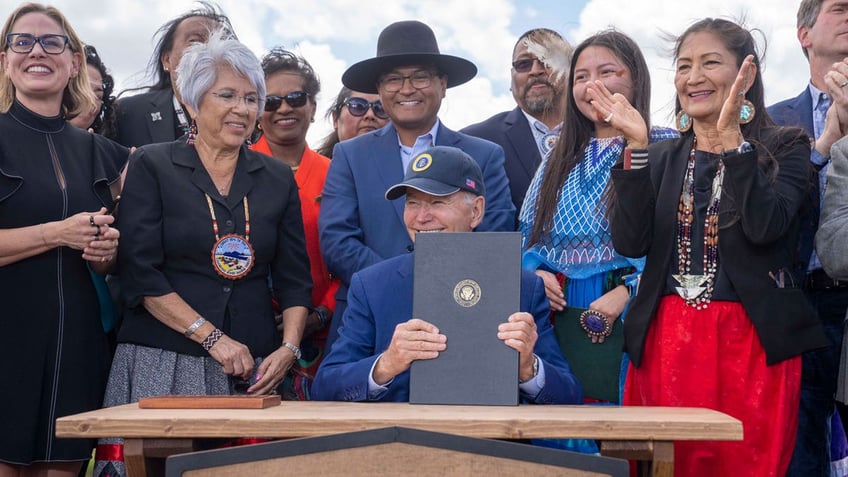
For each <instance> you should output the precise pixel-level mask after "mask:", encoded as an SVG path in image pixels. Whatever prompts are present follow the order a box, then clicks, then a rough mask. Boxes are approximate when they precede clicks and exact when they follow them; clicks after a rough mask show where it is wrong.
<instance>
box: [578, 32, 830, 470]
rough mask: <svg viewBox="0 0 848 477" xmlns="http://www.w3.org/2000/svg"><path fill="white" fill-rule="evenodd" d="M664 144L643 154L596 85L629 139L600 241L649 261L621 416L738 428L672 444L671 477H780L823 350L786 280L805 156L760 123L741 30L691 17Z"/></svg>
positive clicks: (595, 91) (794, 139)
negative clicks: (652, 411)
mask: <svg viewBox="0 0 848 477" xmlns="http://www.w3.org/2000/svg"><path fill="white" fill-rule="evenodd" d="M674 52H675V63H676V75H675V80H674V83H675V88H676V89H677V111H678V114H677V120H676V122H677V127H678V129H679V130H680V131H681V132H682V137H681V138H680V139H678V140H672V141H666V142H663V143H659V144H654V145H651V146H650V147H649V146H648V140H647V135H646V132H645V131H646V127H645V124H644V122H643V121H642V120H641V118H639V117H638V115H637V114H636V112H635V110H634V109H633V108H632V107H631V106H630V105H629V104H627V101H625V100H624V98H622V97H620V96H619V95H614V94H612V93H610V92H609V91H608V90H607V89H606V88H605V87H604V86H603V85H602V84H596V85H594V87H593V88H592V92H591V95H592V98H593V101H592V104H593V106H594V107H595V109H596V110H597V111H598V113H599V114H600V115H603V116H604V117H605V118H608V119H609V122H610V124H611V125H613V127H615V128H617V129H619V130H620V131H622V133H623V134H624V136H625V138H626V139H627V144H628V149H627V150H625V153H624V155H623V157H624V159H623V160H622V162H621V164H620V165H619V166H617V167H616V168H615V169H614V170H613V173H612V178H613V184H614V186H615V192H616V195H617V197H618V199H619V200H617V201H616V203H615V207H614V209H613V214H612V220H611V223H612V237H613V242H614V244H615V248H616V250H617V251H618V252H619V253H621V254H623V255H626V256H641V255H647V258H646V264H645V270H644V273H643V275H642V281H641V286H640V288H639V293H638V294H637V295H636V298H635V299H634V300H633V302H632V303H631V305H630V309H629V313H628V319H627V321H626V322H625V324H624V336H625V348H626V351H627V352H628V353H629V355H630V359H631V367H630V370H629V372H628V375H627V384H626V387H625V393H624V404H630V405H649V406H651V405H653V406H698V407H708V408H712V409H716V410H719V411H722V412H725V413H727V414H730V415H731V416H733V417H736V418H737V419H740V420H742V422H743V425H744V427H745V436H744V440H743V441H742V442H728V443H697V444H694V443H675V464H676V465H675V473H676V474H677V475H681V476H682V475H685V476H698V475H761V476H770V475H780V476H782V475H784V474H785V472H786V468H787V466H788V464H789V459H790V457H791V455H792V449H793V446H794V439H795V428H796V426H797V419H798V402H799V393H800V379H801V362H800V356H799V355H800V354H801V353H803V352H804V351H807V350H810V349H814V348H816V347H819V346H822V345H824V344H826V343H827V341H826V338H825V337H824V335H823V333H822V330H821V326H820V324H819V323H818V320H817V318H816V315H815V312H814V311H813V310H812V309H811V307H810V306H809V304H808V303H807V301H806V299H805V298H804V294H803V292H802V291H801V289H800V287H799V285H800V284H799V281H798V279H797V278H795V277H793V276H792V272H791V271H792V264H793V259H794V256H795V250H796V244H797V240H798V230H799V228H798V227H799V220H798V217H799V209H800V207H801V204H802V203H803V201H804V200H805V196H806V191H807V187H808V185H809V179H810V169H809V157H810V143H809V139H808V138H807V136H806V135H804V134H803V133H802V132H801V131H800V130H797V129H788V128H779V127H776V126H775V125H774V123H773V122H772V120H771V118H770V117H769V116H768V114H767V113H766V110H765V104H764V102H763V82H762V76H761V74H760V66H759V65H760V59H759V55H758V53H757V50H756V45H755V42H754V39H753V37H752V35H751V33H750V32H749V31H748V30H746V29H744V28H742V27H741V26H739V25H737V24H736V23H734V22H731V21H728V20H722V19H711V18H708V19H704V20H701V21H699V22H697V23H695V24H693V25H692V26H691V27H689V28H688V29H687V30H686V31H685V32H684V33H683V35H681V36H680V37H678V39H677V41H676V43H675V49H674Z"/></svg>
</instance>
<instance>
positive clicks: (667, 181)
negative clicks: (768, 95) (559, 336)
mask: <svg viewBox="0 0 848 477" xmlns="http://www.w3.org/2000/svg"><path fill="white" fill-rule="evenodd" d="M784 131H785V132H784ZM777 135H780V137H778V136H777ZM796 136H797V133H796V132H794V131H788V130H782V131H781V130H780V129H779V128H769V129H767V130H766V131H764V135H763V142H764V143H766V144H780V147H779V148H774V149H775V156H776V159H777V160H778V163H779V172H778V174H777V178H776V180H775V182H774V183H773V184H771V183H769V181H768V179H767V177H766V175H765V174H764V173H763V172H762V170H761V169H760V168H759V167H758V165H757V157H756V153H754V152H752V153H747V154H743V155H731V156H728V157H724V158H722V159H721V160H722V161H723V162H724V165H725V176H724V193H723V195H722V201H721V205H720V214H721V215H720V217H722V221H723V222H724V221H725V220H727V218H728V217H733V216H736V217H738V220H736V221H735V222H734V223H732V225H729V226H727V224H725V223H723V222H722V223H720V229H719V240H718V254H719V266H721V267H722V268H723V269H724V270H725V272H726V275H727V277H728V279H729V280H730V282H731V283H732V285H733V288H734V290H735V291H736V293H737V294H738V296H739V298H740V300H741V302H742V306H743V307H744V308H745V311H746V313H747V314H748V316H749V318H750V319H751V321H752V322H753V324H754V328H755V329H756V331H757V334H758V335H759V338H760V342H761V343H762V345H763V348H764V349H765V352H766V361H767V363H768V364H775V363H778V362H780V361H782V360H785V359H787V358H791V357H793V356H797V355H799V354H801V353H803V352H804V351H808V350H811V349H815V348H819V347H824V346H827V345H828V341H827V338H826V337H825V336H824V333H823V331H822V329H821V325H820V323H819V320H818V318H817V316H816V314H815V311H814V310H813V309H812V308H811V307H810V305H809V303H808V302H807V300H806V298H805V297H804V294H803V292H802V291H801V289H800V288H799V287H798V286H799V285H800V284H798V283H795V285H796V287H795V288H777V287H776V285H775V282H774V280H772V279H771V278H770V277H769V272H772V273H773V272H776V271H778V270H780V269H784V270H787V271H788V270H791V266H792V263H793V259H794V256H795V250H796V244H797V240H798V224H799V220H798V212H799V208H800V206H801V204H802V202H803V201H804V199H805V196H806V193H807V187H808V178H809V157H810V145H809V142H808V140H807V139H806V136H801V137H800V138H797V137H796ZM692 139H693V136H692V135H691V134H689V135H687V136H684V137H682V138H680V139H671V140H668V141H663V142H659V143H656V144H652V145H651V146H650V147H649V149H648V151H649V164H648V167H645V168H643V169H635V170H628V171H625V170H623V169H621V165H620V164H619V165H617V166H615V167H614V168H613V170H612V180H613V185H614V187H615V192H616V194H617V200H616V202H615V205H614V208H613V214H612V216H611V221H610V223H611V228H612V240H613V245H614V246H615V249H616V251H618V253H620V254H622V255H624V256H628V257H639V256H643V255H646V256H647V259H646V263H645V270H644V272H643V274H642V279H641V283H640V285H639V292H638V293H637V295H636V297H635V298H634V299H633V301H632V302H631V304H630V308H629V311H628V313H627V320H625V322H624V339H625V348H626V351H627V352H628V353H630V359H631V360H632V361H633V364H634V365H635V366H637V367H638V366H639V364H640V362H641V359H642V350H643V346H644V344H645V337H646V335H647V333H648V328H649V327H650V324H651V320H652V319H653V317H654V314H655V313H656V310H657V306H658V303H659V300H660V297H661V296H662V294H663V292H664V290H665V284H666V279H667V277H668V273H669V270H670V268H669V267H670V262H671V258H672V255H673V254H672V252H673V250H674V247H676V237H677V235H676V226H677V223H676V219H677V207H678V201H679V198H680V191H681V187H682V185H683V176H684V174H685V172H686V164H687V159H688V157H689V151H690V150H691V149H692Z"/></svg>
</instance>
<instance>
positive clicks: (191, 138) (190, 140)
mask: <svg viewBox="0 0 848 477" xmlns="http://www.w3.org/2000/svg"><path fill="white" fill-rule="evenodd" d="M196 139H197V121H195V120H194V119H192V120H191V126H189V128H188V137H187V138H186V144H188V145H189V146H194V142H195V140H196Z"/></svg>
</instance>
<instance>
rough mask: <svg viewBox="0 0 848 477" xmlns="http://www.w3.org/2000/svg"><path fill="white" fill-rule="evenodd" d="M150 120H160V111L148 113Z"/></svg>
mask: <svg viewBox="0 0 848 477" xmlns="http://www.w3.org/2000/svg"><path fill="white" fill-rule="evenodd" d="M150 120H151V121H154V122H156V121H161V120H162V113H160V112H159V111H156V112H155V113H150Z"/></svg>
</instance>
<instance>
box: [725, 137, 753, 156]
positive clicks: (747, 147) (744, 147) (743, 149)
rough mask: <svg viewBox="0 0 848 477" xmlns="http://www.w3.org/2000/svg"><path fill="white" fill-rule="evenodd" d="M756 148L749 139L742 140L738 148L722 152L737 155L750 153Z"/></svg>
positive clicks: (727, 154) (726, 154)
mask: <svg viewBox="0 0 848 477" xmlns="http://www.w3.org/2000/svg"><path fill="white" fill-rule="evenodd" d="M753 150H754V146H752V145H751V143H750V142H748V141H742V144H740V145H739V147H737V148H736V149H728V150H726V151H724V152H723V153H722V155H723V156H735V155H742V154H746V153H749V152H751V151H753Z"/></svg>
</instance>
